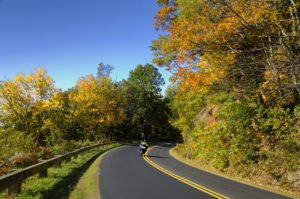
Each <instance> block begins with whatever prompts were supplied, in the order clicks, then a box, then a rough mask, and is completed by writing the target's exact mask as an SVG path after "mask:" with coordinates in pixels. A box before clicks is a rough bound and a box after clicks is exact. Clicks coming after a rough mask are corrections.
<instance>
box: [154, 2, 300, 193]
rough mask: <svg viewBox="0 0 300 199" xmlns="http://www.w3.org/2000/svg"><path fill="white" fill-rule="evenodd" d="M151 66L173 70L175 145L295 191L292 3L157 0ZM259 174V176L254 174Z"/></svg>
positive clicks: (295, 14)
mask: <svg viewBox="0 0 300 199" xmlns="http://www.w3.org/2000/svg"><path fill="white" fill-rule="evenodd" d="M156 2H157V4H158V5H159V6H160V10H159V11H158V12H157V13H156V15H155V21H154V28H156V29H158V30H160V31H162V34H161V35H160V36H159V37H158V38H157V39H156V40H154V41H152V47H151V50H152V51H153V54H154V56H155V58H154V59H153V62H154V63H156V64H157V65H159V66H161V67H164V68H166V70H168V71H171V72H172V73H173V77H172V80H173V83H174V85H173V86H171V87H169V90H168V92H167V97H168V98H169V99H170V103H169V105H170V107H171V109H172V110H173V118H172V124H173V125H174V126H176V127H178V128H179V129H180V130H181V132H182V136H183V138H184V144H182V145H179V146H178V150H179V151H180V152H181V153H182V154H183V155H184V156H185V157H189V158H190V159H196V160H197V161H201V163H202V164H203V165H205V164H206V165H209V166H211V167H214V168H216V169H218V170H221V171H223V172H225V173H229V174H233V175H234V176H241V177H248V178H255V179H257V181H259V183H263V184H265V185H270V184H272V185H276V186H285V188H287V187H289V188H291V187H293V188H291V189H294V190H297V188H296V187H295V184H293V183H294V182H292V181H289V180H288V176H289V173H290V172H294V171H297V170H299V169H300V167H299V165H300V162H299V153H300V140H299V137H300V136H299V135H300V134H299V133H300V132H299V108H300V95H299V93H300V82H299V81H300V56H299V55H300V46H299V36H300V21H299V7H300V3H299V1H295V0H277V1H268V0H157V1H156ZM262 176H263V177H262Z"/></svg>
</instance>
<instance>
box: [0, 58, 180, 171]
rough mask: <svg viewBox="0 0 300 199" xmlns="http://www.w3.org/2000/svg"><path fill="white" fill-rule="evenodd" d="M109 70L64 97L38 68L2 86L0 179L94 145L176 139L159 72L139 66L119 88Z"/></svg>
mask: <svg viewBox="0 0 300 199" xmlns="http://www.w3.org/2000/svg"><path fill="white" fill-rule="evenodd" d="M111 70H113V67H112V66H110V65H105V64H103V63H100V64H99V67H98V68H97V75H92V74H91V75H87V76H85V77H81V78H80V79H79V80H78V82H77V84H76V86H74V87H73V88H71V89H69V90H68V91H62V90H61V89H58V88H55V86H54V80H53V79H52V78H51V77H50V76H48V74H47V71H46V70H44V69H42V68H39V69H37V70H34V71H33V72H32V73H31V74H28V75H26V74H24V73H20V74H18V75H16V76H15V78H14V79H13V80H7V81H1V82H0V100H1V104H0V151H1V153H0V164H1V165H0V166H1V168H0V171H1V173H2V174H5V173H7V172H8V170H9V169H10V168H12V167H24V166H28V165H30V164H33V163H35V162H37V161H38V159H47V158H50V157H53V155H55V154H62V153H65V152H68V151H71V150H74V149H76V148H79V147H82V146H86V145H90V144H92V143H95V142H104V141H109V140H114V141H139V140H141V139H144V138H146V139H148V140H150V141H151V140H153V141H154V140H167V139H172V140H174V139H175V140H176V139H178V138H179V137H180V134H179V131H178V130H176V129H175V128H173V127H172V126H171V124H170V123H169V120H168V119H169V117H170V115H171V111H170V109H169V107H168V105H167V103H168V101H167V99H166V98H163V96H162V95H161V89H160V86H161V85H163V84H164V79H163V78H162V76H161V74H160V73H159V72H158V69H157V68H155V67H154V66H153V65H151V64H146V65H144V66H143V65H138V66H137V67H136V69H134V70H132V71H130V74H129V77H128V79H127V80H123V81H122V82H115V81H112V80H111V78H110V77H109V75H110V72H111ZM95 71H96V69H95ZM1 173H0V174H1Z"/></svg>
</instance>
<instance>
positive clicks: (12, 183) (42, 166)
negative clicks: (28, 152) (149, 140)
mask: <svg viewBox="0 0 300 199" xmlns="http://www.w3.org/2000/svg"><path fill="white" fill-rule="evenodd" d="M112 143H114V142H109V143H102V144H96V145H93V146H88V147H84V148H81V149H78V150H75V151H72V152H69V153H66V154H64V155H58V156H56V157H54V158H51V159H49V160H45V161H43V162H40V163H38V164H35V165H32V166H29V167H26V168H24V169H20V170H17V171H15V172H13V173H10V174H8V175H5V176H2V177H0V192H1V191H3V190H5V189H8V194H9V195H11V194H14V193H16V194H19V193H21V186H22V181H23V180H25V179H27V178H29V177H30V176H33V175H35V174H37V173H39V177H40V178H42V177H47V169H48V168H50V167H53V166H55V167H60V166H61V162H62V161H67V162H68V161H71V158H72V157H74V158H77V156H78V155H79V154H80V153H84V152H85V151H88V150H90V149H94V148H97V147H100V146H104V145H108V144H112Z"/></svg>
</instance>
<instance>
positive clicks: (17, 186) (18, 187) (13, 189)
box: [8, 180, 22, 195]
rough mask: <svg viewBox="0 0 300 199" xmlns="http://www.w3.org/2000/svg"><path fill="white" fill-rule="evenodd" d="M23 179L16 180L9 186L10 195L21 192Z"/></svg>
mask: <svg viewBox="0 0 300 199" xmlns="http://www.w3.org/2000/svg"><path fill="white" fill-rule="evenodd" d="M21 186H22V181H19V180H18V181H16V183H15V184H14V185H12V186H10V187H9V188H8V195H12V194H19V193H21Z"/></svg>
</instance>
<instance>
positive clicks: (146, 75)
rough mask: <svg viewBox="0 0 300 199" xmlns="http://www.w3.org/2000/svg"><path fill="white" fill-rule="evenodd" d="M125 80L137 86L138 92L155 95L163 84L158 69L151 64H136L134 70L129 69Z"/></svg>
mask: <svg viewBox="0 0 300 199" xmlns="http://www.w3.org/2000/svg"><path fill="white" fill-rule="evenodd" d="M127 82H128V83H129V84H130V85H132V86H133V87H135V88H137V89H138V91H139V92H145V93H152V94H155V95H159V94H160V92H161V88H160V86H163V85H164V84H165V82H164V79H163V78H162V76H161V74H160V73H159V72H158V69H157V68H155V67H154V66H153V65H151V64H146V65H145V66H143V65H138V66H137V67H136V69H135V70H131V71H130V73H129V77H128V79H127Z"/></svg>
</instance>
